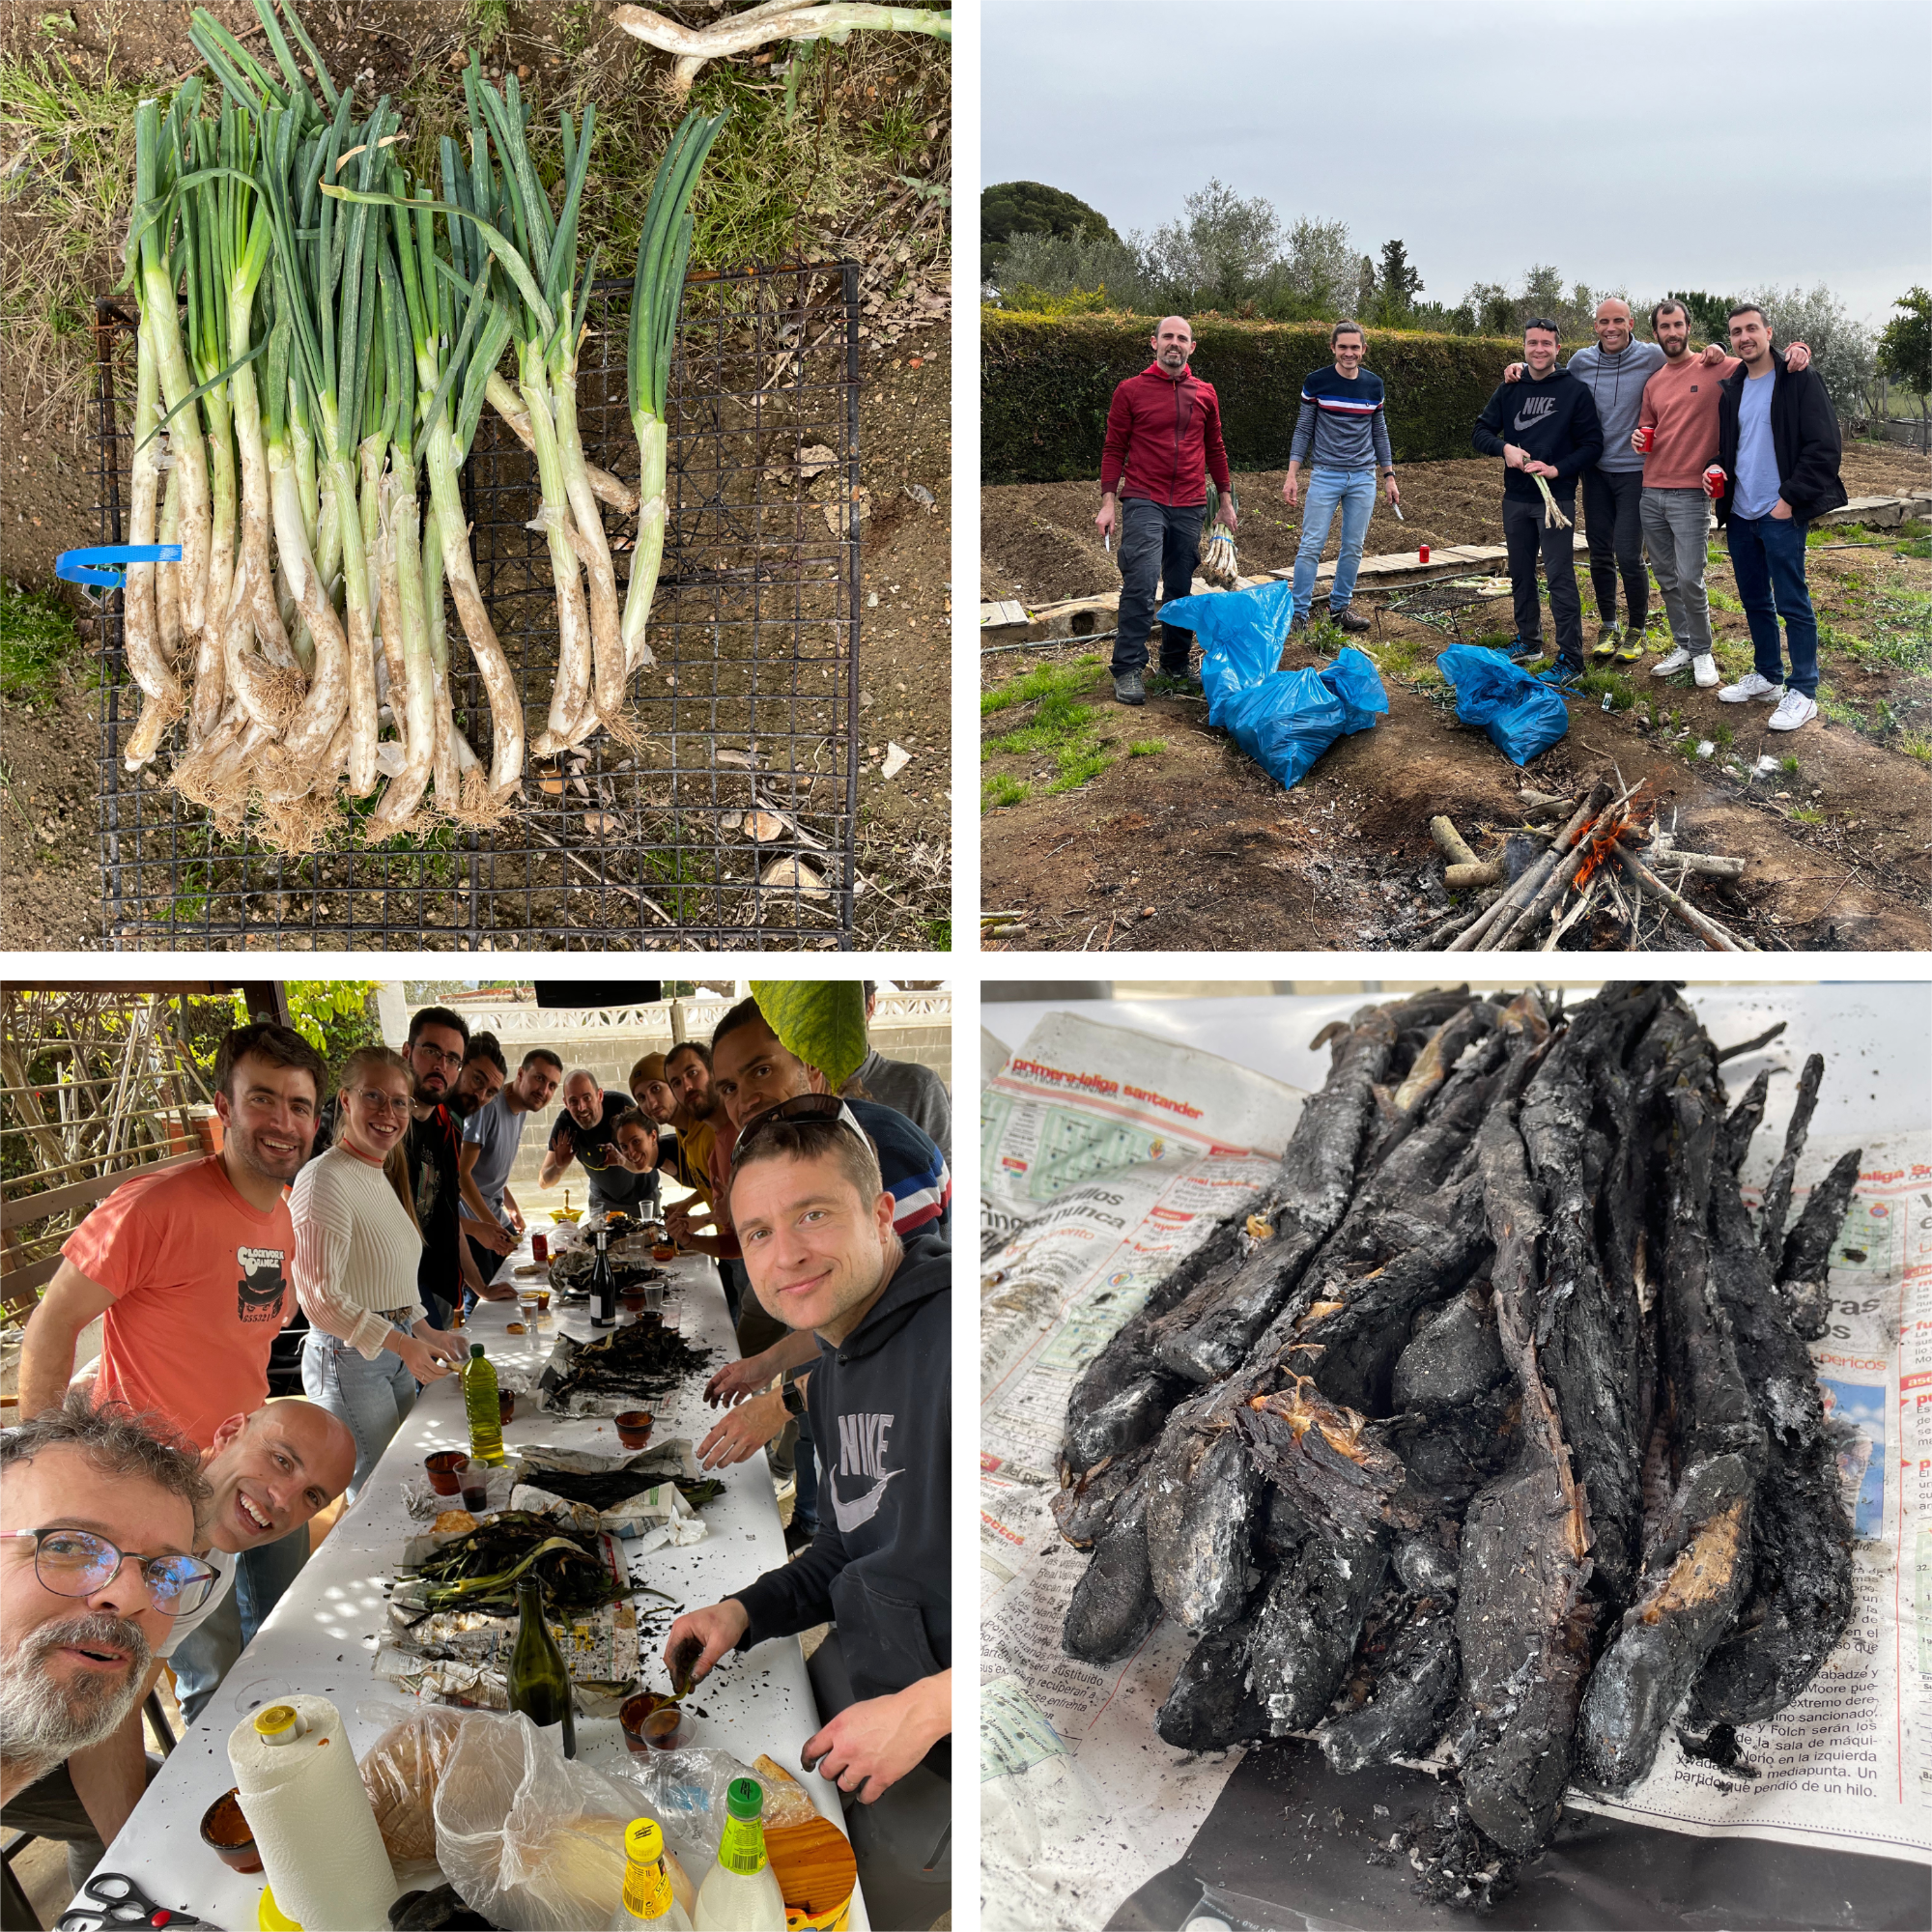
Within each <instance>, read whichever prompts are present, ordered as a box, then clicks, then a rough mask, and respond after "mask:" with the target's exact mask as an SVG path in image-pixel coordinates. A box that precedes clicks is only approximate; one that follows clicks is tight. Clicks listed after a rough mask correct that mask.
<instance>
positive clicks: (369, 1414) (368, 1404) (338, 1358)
mask: <svg viewBox="0 0 1932 1932" xmlns="http://www.w3.org/2000/svg"><path fill="white" fill-rule="evenodd" d="M302 1392H303V1394H305V1395H306V1396H307V1397H308V1399H309V1400H310V1401H311V1402H313V1403H318V1404H320V1405H321V1406H322V1407H324V1408H326V1409H327V1411H328V1412H329V1414H330V1415H335V1416H340V1417H341V1419H342V1420H343V1421H344V1422H346V1423H347V1424H348V1425H349V1432H350V1434H351V1435H354V1436H355V1475H354V1477H352V1478H351V1480H350V1484H349V1492H348V1493H349V1500H350V1501H351V1502H352V1503H353V1502H354V1501H355V1498H356V1497H357V1496H359V1495H360V1494H361V1493H362V1485H363V1484H364V1483H365V1482H367V1481H368V1480H369V1471H370V1470H371V1469H373V1468H374V1467H375V1466H376V1463H377V1462H378V1461H379V1460H380V1458H381V1457H382V1454H383V1451H384V1449H386V1448H387V1447H388V1446H389V1438H390V1436H392V1435H394V1434H395V1433H396V1431H397V1430H398V1429H400V1428H401V1427H402V1426H403V1419H404V1417H406V1416H407V1415H408V1414H409V1412H410V1410H411V1409H412V1408H413V1407H414V1406H416V1378H415V1377H413V1376H412V1375H411V1374H410V1372H409V1370H407V1369H406V1368H404V1367H403V1364H402V1359H401V1357H400V1356H398V1355H397V1354H395V1353H394V1352H393V1350H388V1349H384V1350H383V1352H382V1353H381V1354H380V1355H378V1356H377V1357H376V1359H375V1360H374V1361H373V1362H370V1361H365V1360H364V1359H363V1357H362V1356H361V1355H360V1354H359V1353H358V1352H357V1351H356V1350H355V1347H354V1346H353V1345H352V1344H350V1343H348V1342H343V1341H338V1340H337V1339H336V1337H335V1336H333V1335H326V1334H324V1333H323V1331H322V1330H321V1329H320V1328H311V1329H310V1330H309V1331H308V1340H307V1341H305V1342H304V1343H303V1344H302Z"/></svg>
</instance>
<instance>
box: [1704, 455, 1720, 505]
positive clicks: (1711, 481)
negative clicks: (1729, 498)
mask: <svg viewBox="0 0 1932 1932" xmlns="http://www.w3.org/2000/svg"><path fill="white" fill-rule="evenodd" d="M1704 494H1705V495H1706V496H1707V497H1721V496H1722V495H1723V494H1724V472H1723V471H1722V470H1721V469H1719V468H1718V466H1717V465H1716V464H1715V463H1714V464H1712V466H1711V467H1710V469H1707V470H1705V472H1704Z"/></svg>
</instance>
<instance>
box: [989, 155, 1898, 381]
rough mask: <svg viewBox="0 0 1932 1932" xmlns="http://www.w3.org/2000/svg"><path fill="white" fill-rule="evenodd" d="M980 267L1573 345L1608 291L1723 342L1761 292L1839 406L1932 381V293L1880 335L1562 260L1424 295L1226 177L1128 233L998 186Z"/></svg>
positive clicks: (1083, 208) (1070, 205)
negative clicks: (1669, 313) (1681, 312)
mask: <svg viewBox="0 0 1932 1932" xmlns="http://www.w3.org/2000/svg"><path fill="white" fill-rule="evenodd" d="M980 282H981V290H982V294H983V296H984V298H985V299H986V300H987V301H989V302H992V303H994V304H996V305H997V306H999V307H1002V308H1008V309H1014V310H1026V311H1028V312H1032V313H1044V314H1048V315H1052V314H1080V313H1098V312H1100V311H1102V310H1110V309H1111V310H1121V311H1124V312H1126V313H1128V314H1134V315H1165V314H1170V313H1173V314H1180V315H1193V316H1198V315H1203V314H1208V313H1213V314H1220V315H1228V316H1242V317H1252V318H1256V319H1259V320H1264V321H1268V322H1310V321H1317V320H1324V319H1327V318H1330V317H1333V316H1336V315H1341V314H1348V315H1351V316H1353V317H1354V318H1355V319H1356V320H1357V321H1359V322H1361V323H1363V324H1365V325H1366V326H1367V327H1372V328H1412V329H1427V330H1433V331H1435V332H1436V333H1439V334H1447V335H1517V334H1520V332H1521V329H1522V325H1523V323H1524V322H1525V321H1526V320H1527V319H1528V318H1529V317H1530V316H1533V315H1541V316H1548V317H1549V318H1551V319H1552V320H1554V321H1555V322H1556V324H1557V325H1558V327H1560V328H1561V330H1562V334H1563V340H1564V342H1565V343H1566V344H1578V343H1583V342H1588V341H1590V340H1592V339H1593V334H1592V329H1591V321H1592V318H1593V316H1594V315H1595V313H1596V308H1597V304H1598V303H1599V302H1601V301H1602V300H1604V299H1605V297H1609V296H1615V297H1617V298H1619V299H1621V300H1624V301H1627V302H1629V303H1630V306H1631V311H1632V314H1633V315H1634V317H1635V318H1636V325H1637V329H1638V332H1639V333H1640V334H1642V335H1644V336H1646V337H1647V336H1648V335H1649V310H1650V308H1651V306H1652V304H1653V303H1655V302H1656V301H1659V300H1662V299H1663V298H1670V299H1672V300H1676V301H1681V302H1682V303H1683V304H1684V307H1685V311H1686V313H1687V314H1688V315H1689V316H1690V330H1691V335H1692V337H1693V339H1696V340H1699V341H1716V342H1722V341H1724V340H1725V337H1726V334H1727V330H1728V315H1729V311H1730V309H1731V306H1732V304H1733V302H1734V301H1740V300H1743V301H1755V302H1758V303H1761V304H1762V305H1763V307H1764V309H1765V312H1766V313H1767V314H1768V315H1769V316H1770V317H1771V318H1772V321H1773V326H1774V327H1775V329H1776V336H1777V339H1778V340H1779V341H1781V342H1792V341H1801V340H1802V341H1804V342H1806V343H1809V344H1810V346H1811V353H1812V356H1813V366H1814V367H1815V368H1816V369H1817V371H1818V374H1819V375H1820V377H1821V378H1822V379H1823V381H1824V383H1825V386H1826V388H1827V390H1828V391H1829V392H1830V394H1831V397H1832V401H1833V405H1834V406H1835V407H1836V409H1837V410H1838V412H1839V413H1840V414H1841V415H1847V416H1853V417H1870V416H1875V415H1878V414H1880V413H1882V410H1881V408H1880V398H1881V388H1880V379H1881V378H1885V379H1887V381H1888V382H1889V383H1890V384H1897V385H1899V386H1900V387H1901V388H1903V389H1905V390H1906V391H1908V392H1909V393H1911V394H1913V395H1914V396H1915V397H1916V399H1917V403H1918V410H1919V412H1920V414H1921V416H1922V415H1923V414H1924V413H1925V412H1926V408H1927V392H1928V391H1932V366H1928V360H1927V354H1926V349H1925V346H1924V345H1925V342H1926V338H1927V334H1928V319H1932V296H1928V295H1927V293H1926V291H1924V290H1923V289H1917V288H1915V289H1914V290H1913V291H1912V292H1911V294H1910V295H1908V296H1905V297H1902V298H1900V300H1899V302H1898V303H1897V305H1896V306H1897V307H1898V308H1899V309H1900V310H1901V311H1902V312H1903V313H1902V314H1901V315H1900V316H1899V317H1898V318H1896V319H1895V320H1894V321H1893V322H1892V323H1891V324H1890V325H1889V327H1887V328H1885V329H1884V330H1882V331H1874V330H1872V329H1870V328H1868V327H1866V326H1865V325H1864V324H1863V323H1861V322H1860V321H1859V320H1858V319H1857V318H1856V317H1854V316H1853V315H1851V314H1850V313H1849V312H1848V311H1847V310H1846V308H1845V306H1844V304H1843V303H1842V302H1841V301H1839V300H1838V299H1837V298H1836V297H1835V296H1834V295H1833V293H1832V291H1831V290H1830V289H1829V288H1828V287H1827V286H1826V285H1825V284H1824V283H1823V282H1820V283H1818V284H1817V285H1816V286H1815V287H1813V288H1811V289H1808V290H1806V289H1800V288H1796V287H1793V288H1788V289H1785V288H1777V287H1774V286H1772V285H1769V284H1767V285H1765V286H1763V287H1759V288H1752V289H1742V290H1739V291H1737V292H1736V293H1735V294H1734V295H1723V296H1720V295H1714V294H1711V293H1710V292H1708V291H1706V290H1701V289H1665V290H1660V291H1657V292H1654V293H1647V294H1645V295H1642V296H1640V297H1639V296H1633V295H1632V294H1631V292H1630V291H1629V290H1628V289H1626V288H1622V287H1618V288H1601V289H1593V288H1591V287H1590V286H1589V284H1588V283H1586V282H1581V281H1571V282H1566V281H1565V280H1564V278H1563V276H1562V275H1561V274H1560V273H1559V272H1558V270H1556V268H1555V267H1554V266H1553V265H1551V264H1549V263H1537V264H1534V265H1532V266H1531V267H1530V268H1529V269H1528V270H1526V271H1525V272H1524V274H1523V275H1522V276H1521V277H1520V279H1518V280H1516V281H1513V282H1475V283H1472V284H1471V285H1470V286H1469V287H1468V288H1467V289H1466V290H1464V291H1463V295H1462V297H1461V298H1460V299H1459V300H1457V301H1455V302H1453V303H1451V302H1445V301H1440V300H1435V299H1429V300H1425V299H1424V296H1425V294H1426V293H1427V292H1426V290H1425V288H1424V285H1423V281H1422V277H1421V274H1420V272H1419V271H1418V270H1417V269H1416V268H1415V266H1414V264H1413V263H1411V262H1410V260H1409V257H1408V249H1407V246H1406V243H1405V242H1404V241H1402V240H1401V239H1400V238H1393V239H1391V240H1389V241H1384V242H1383V243H1382V244H1381V247H1380V250H1379V251H1378V253H1377V254H1375V255H1369V254H1364V253H1362V252H1361V251H1360V250H1359V249H1358V248H1357V246H1356V245H1355V242H1354V241H1353V239H1352V238H1351V237H1350V232H1349V224H1348V223H1347V222H1346V221H1330V220H1321V219H1317V218H1316V217H1313V216H1310V215H1298V216H1296V217H1295V218H1294V219H1293V220H1291V221H1284V220H1283V219H1282V217H1281V215H1280V214H1279V213H1277V211H1276V209H1275V207H1274V205H1273V203H1272V202H1270V201H1269V200H1268V199H1267V198H1266V196H1264V195H1252V196H1244V195H1241V194H1238V193H1236V191H1235V189H1233V188H1232V187H1230V186H1228V185H1227V184H1226V183H1224V182H1221V181H1219V180H1210V181H1209V182H1208V185H1207V186H1206V187H1203V188H1200V189H1198V190H1197V191H1196V192H1195V193H1193V194H1190V195H1188V196H1187V197H1186V199H1185V201H1184V203H1183V204H1182V215H1181V218H1180V219H1179V220H1178V221H1170V222H1166V223H1163V224H1162V225H1161V226H1160V227H1158V228H1156V229H1154V230H1153V231H1152V232H1151V234H1143V233H1142V232H1140V231H1139V230H1134V231H1131V232H1129V233H1128V234H1127V235H1126V236H1124V237H1122V235H1120V234H1118V233H1117V232H1116V231H1115V229H1114V227H1113V224H1112V223H1111V222H1109V221H1108V220H1107V218H1106V216H1105V215H1104V214H1102V213H1100V212H1099V211H1098V210H1097V209H1094V208H1092V207H1090V206H1089V205H1088V204H1087V203H1086V202H1083V201H1081V200H1079V199H1078V198H1077V197H1076V196H1074V195H1071V194H1068V193H1067V192H1066V191H1065V189H1064V188H1056V187H1051V186H1048V185H1046V184H1044V183H1041V182H1002V183H999V184H998V185H995V186H992V187H989V188H987V189H986V190H985V191H984V192H983V194H982V195H981V197H980Z"/></svg>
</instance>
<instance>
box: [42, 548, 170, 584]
mask: <svg viewBox="0 0 1932 1932" xmlns="http://www.w3.org/2000/svg"><path fill="white" fill-rule="evenodd" d="M181 554H182V547H181V545H180V544H97V545H95V546H94V548H93V549H91V550H64V551H62V552H61V554H59V555H58V556H57V557H55V558H54V575H55V576H56V577H59V578H63V579H65V580H66V582H69V583H81V584H85V585H86V586H87V587H88V588H89V589H90V590H118V589H120V587H121V586H122V585H123V584H124V583H126V582H127V581H128V574H127V572H126V571H121V570H115V569H112V568H111V567H103V566H112V565H114V564H117V563H179V562H180V561H181Z"/></svg>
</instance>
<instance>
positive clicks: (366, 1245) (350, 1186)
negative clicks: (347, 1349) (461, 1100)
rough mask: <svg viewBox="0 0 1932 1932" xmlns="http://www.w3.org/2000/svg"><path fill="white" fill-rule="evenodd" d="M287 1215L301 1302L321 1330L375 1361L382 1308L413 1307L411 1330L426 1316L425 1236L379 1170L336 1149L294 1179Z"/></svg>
mask: <svg viewBox="0 0 1932 1932" xmlns="http://www.w3.org/2000/svg"><path fill="white" fill-rule="evenodd" d="M289 1212H290V1214H291V1215H293V1216H294V1218H295V1224H296V1252H295V1263H294V1270H293V1271H294V1274H295V1278H296V1297H297V1299H298V1301H299V1302H300V1303H301V1307H302V1313H303V1314H304V1315H306V1316H307V1317H308V1319H309V1321H311V1322H312V1323H313V1324H314V1325H315V1326H316V1327H318V1328H320V1329H322V1330H323V1331H324V1332H325V1333H327V1334H330V1335H335V1336H339V1337H340V1338H341V1339H342V1340H343V1341H345V1342H348V1343H350V1344H351V1345H352V1346H353V1347H354V1348H355V1350H356V1352H357V1353H358V1354H360V1355H363V1356H365V1357H366V1358H367V1359H368V1360H370V1361H372V1362H373V1361H374V1360H375V1359H376V1357H377V1356H378V1355H380V1354H381V1353H382V1352H383V1344H384V1340H385V1339H386V1338H387V1336H388V1334H389V1323H388V1322H387V1321H385V1320H384V1318H383V1317H382V1315H380V1314H379V1313H377V1311H378V1310H379V1309H407V1310H408V1311H409V1313H408V1314H407V1315H406V1316H405V1317H404V1318H403V1320H404V1325H405V1326H406V1327H409V1328H410V1329H412V1330H413V1328H414V1325H415V1323H416V1322H417V1321H421V1320H422V1319H423V1318H424V1317H425V1316H426V1315H427V1313H428V1311H427V1310H426V1309H425V1308H424V1307H423V1305H422V1302H421V1301H420V1300H419V1299H418V1298H417V1295H416V1264H418V1263H419V1262H420V1261H421V1259H422V1248H423V1244H422V1236H420V1235H419V1234H417V1233H416V1225H415V1223H414V1222H413V1221H412V1220H411V1219H410V1213H409V1209H408V1208H405V1207H404V1206H403V1204H402V1203H401V1202H400V1201H399V1200H397V1198H396V1190H395V1189H394V1188H393V1187H391V1186H390V1185H389V1179H388V1176H387V1175H385V1174H384V1172H383V1170H382V1169H381V1168H380V1167H378V1166H376V1165H375V1164H374V1163H373V1162H371V1161H368V1160H365V1159H364V1158H363V1156H362V1155H360V1154H358V1153H356V1152H355V1151H353V1150H352V1149H349V1148H346V1147H342V1146H336V1147H332V1148H330V1149H329V1150H328V1151H327V1153H325V1154H322V1155H320V1156H319V1157H318V1158H317V1159H315V1160H312V1161H310V1162H309V1164H308V1165H307V1166H306V1167H305V1168H303V1169H302V1171H301V1172H300V1173H299V1174H298V1175H297V1176H296V1184H295V1186H294V1187H293V1188H292V1189H291V1190H290V1193H289Z"/></svg>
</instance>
